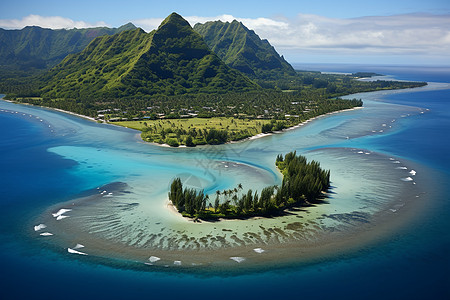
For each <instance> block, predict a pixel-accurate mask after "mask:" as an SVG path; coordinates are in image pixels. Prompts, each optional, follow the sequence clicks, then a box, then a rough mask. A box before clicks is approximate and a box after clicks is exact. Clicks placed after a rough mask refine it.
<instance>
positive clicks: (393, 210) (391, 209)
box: [389, 208, 397, 213]
mask: <svg viewBox="0 0 450 300" xmlns="http://www.w3.org/2000/svg"><path fill="white" fill-rule="evenodd" d="M389 210H390V211H392V212H393V213H395V212H396V211H397V210H396V209H393V208H390V209H389Z"/></svg>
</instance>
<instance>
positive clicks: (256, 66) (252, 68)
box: [194, 20, 296, 79]
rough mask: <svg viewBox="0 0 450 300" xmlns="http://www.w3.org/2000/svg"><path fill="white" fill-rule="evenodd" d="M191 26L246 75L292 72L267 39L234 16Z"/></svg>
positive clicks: (273, 75)
mask: <svg viewBox="0 0 450 300" xmlns="http://www.w3.org/2000/svg"><path fill="white" fill-rule="evenodd" d="M194 30H195V31H197V32H198V33H199V34H200V35H201V36H202V37H203V39H204V40H205V42H206V43H207V45H208V46H209V48H210V49H212V50H213V51H214V52H215V53H216V54H217V55H218V56H219V57H220V58H221V59H222V60H223V61H224V62H225V63H226V64H227V65H228V66H230V67H232V68H234V69H236V70H239V71H241V72H243V73H245V74H246V75H249V76H251V77H253V78H256V79H276V78H280V76H296V73H295V71H294V69H293V68H292V66H291V65H289V63H288V62H287V61H285V60H284V58H282V57H281V56H280V55H279V54H278V53H277V52H276V50H275V48H273V47H272V46H271V45H270V44H269V42H268V41H266V40H262V39H261V38H260V37H259V36H258V35H257V34H256V33H255V32H254V31H253V30H250V29H248V28H247V27H246V26H245V25H244V24H242V23H241V22H239V21H237V20H233V21H232V22H231V23H228V22H227V23H224V22H220V21H215V22H207V23H205V24H196V25H195V26H194Z"/></svg>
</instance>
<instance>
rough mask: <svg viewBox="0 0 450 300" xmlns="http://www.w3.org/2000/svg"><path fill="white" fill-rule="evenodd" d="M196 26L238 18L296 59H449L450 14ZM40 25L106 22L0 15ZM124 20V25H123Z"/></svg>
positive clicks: (193, 19) (302, 17)
mask: <svg viewBox="0 0 450 300" xmlns="http://www.w3.org/2000/svg"><path fill="white" fill-rule="evenodd" d="M185 18H186V19H187V20H188V22H189V23H190V24H191V25H194V24H196V23H205V22H207V21H215V20H221V21H223V22H231V21H233V20H234V19H236V20H238V21H240V22H242V23H243V24H244V25H245V26H247V27H248V28H249V29H253V30H254V31H255V32H256V33H257V34H258V35H259V36H260V37H261V38H263V39H267V40H269V42H270V43H271V44H272V45H273V46H275V48H276V49H277V50H278V51H279V52H280V53H281V54H285V55H286V54H287V55H288V56H291V57H293V58H295V57H301V56H302V55H316V56H317V55H324V56H339V55H344V56H345V55H346V56H352V55H359V56H361V55H373V56H375V55H378V56H387V55H391V56H396V57H399V56H410V57H413V56H422V57H428V58H433V59H434V62H438V63H439V62H440V61H441V60H445V63H450V56H449V53H450V15H449V14H443V15H435V14H403V15H393V16H371V17H360V18H351V19H337V18H328V17H323V16H319V15H308V14H298V15H297V16H295V17H293V18H286V17H283V16H280V17H276V18H239V17H234V16H232V15H220V16H215V17H203V16H188V17H185ZM162 21H163V18H150V19H139V20H133V21H132V22H133V23H134V24H135V25H136V26H139V27H141V28H143V29H144V30H146V31H151V30H153V29H156V28H157V27H158V26H159V24H160V23H161V22H162ZM27 25H36V26H41V27H45V28H53V29H59V28H74V27H77V28H85V27H97V26H106V24H105V23H104V22H97V23H94V24H92V23H88V22H84V21H74V20H71V19H68V18H63V17H58V16H55V17H43V16H38V15H30V16H27V17H24V18H23V19H21V20H18V19H13V20H11V19H10V20H6V19H3V20H1V19H0V27H2V28H6V29H13V28H23V27H24V26H27ZM119 25H120V24H119Z"/></svg>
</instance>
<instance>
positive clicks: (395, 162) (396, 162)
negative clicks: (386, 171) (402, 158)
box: [392, 160, 400, 164]
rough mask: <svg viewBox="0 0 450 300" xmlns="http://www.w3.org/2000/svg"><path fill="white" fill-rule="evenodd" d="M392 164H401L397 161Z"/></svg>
mask: <svg viewBox="0 0 450 300" xmlns="http://www.w3.org/2000/svg"><path fill="white" fill-rule="evenodd" d="M392 163H394V164H399V163H400V162H399V161H398V160H396V161H393V162H392Z"/></svg>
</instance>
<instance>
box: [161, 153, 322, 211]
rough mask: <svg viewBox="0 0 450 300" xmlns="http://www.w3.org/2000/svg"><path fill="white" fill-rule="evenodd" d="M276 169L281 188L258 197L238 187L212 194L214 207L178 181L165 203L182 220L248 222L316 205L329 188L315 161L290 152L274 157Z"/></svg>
mask: <svg viewBox="0 0 450 300" xmlns="http://www.w3.org/2000/svg"><path fill="white" fill-rule="evenodd" d="M276 165H277V167H278V169H279V170H280V171H281V173H282V174H283V182H282V184H281V186H270V187H266V188H264V189H263V190H262V191H261V193H260V194H258V192H253V191H252V190H248V191H247V192H245V193H240V192H241V190H242V185H241V184H239V185H238V187H237V188H234V189H232V190H225V191H216V197H215V200H214V203H211V202H210V201H209V200H210V198H209V196H208V195H205V194H204V191H197V190H195V189H192V188H183V184H182V182H181V179H180V178H176V179H175V180H173V181H172V183H171V185H170V191H169V200H170V201H171V202H172V204H173V205H174V206H175V207H176V208H177V210H178V212H180V213H181V214H183V216H185V217H191V218H196V219H197V218H198V219H204V220H214V219H219V218H249V217H256V216H275V215H280V214H282V213H283V211H284V210H286V209H289V208H292V207H299V206H302V205H309V204H311V203H312V202H318V201H320V199H321V198H322V196H323V192H326V191H327V190H328V188H329V186H330V171H329V170H323V169H321V168H320V164H319V163H318V162H316V161H311V162H307V160H306V158H305V157H304V156H301V155H297V154H296V152H290V153H288V154H286V156H285V157H284V158H283V156H282V155H278V156H277V159H276Z"/></svg>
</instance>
